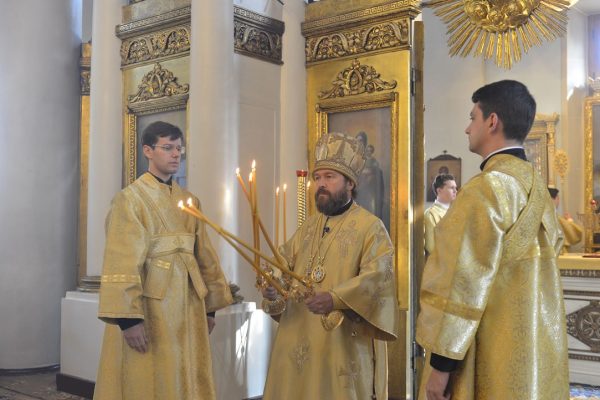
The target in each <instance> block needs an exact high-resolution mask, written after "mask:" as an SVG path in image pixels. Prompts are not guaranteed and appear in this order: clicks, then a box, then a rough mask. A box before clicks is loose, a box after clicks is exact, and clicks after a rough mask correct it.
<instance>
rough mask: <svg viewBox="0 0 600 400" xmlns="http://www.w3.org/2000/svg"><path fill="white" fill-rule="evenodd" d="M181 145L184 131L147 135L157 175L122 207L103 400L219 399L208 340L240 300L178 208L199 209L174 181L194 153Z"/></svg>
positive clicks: (115, 211)
mask: <svg viewBox="0 0 600 400" xmlns="http://www.w3.org/2000/svg"><path fill="white" fill-rule="evenodd" d="M182 140H183V135H182V132H181V130H180V129H179V128H177V127H176V126H173V125H171V124H168V123H165V122H160V121H159V122H154V123H152V124H150V125H149V126H148V127H147V128H146V129H145V130H144V132H143V136H142V145H143V151H144V156H145V157H146V158H147V159H148V163H149V167H148V172H147V173H145V174H144V175H142V176H140V177H139V178H138V179H137V180H136V181H135V182H133V183H132V184H131V185H129V186H128V187H126V188H125V189H123V190H122V191H121V192H120V193H118V194H117V195H116V196H115V198H114V199H113V202H112V207H111V210H110V213H109V215H108V217H107V220H106V249H105V253H104V266H103V269H102V277H101V286H100V309H99V312H98V316H99V317H100V319H102V320H103V321H104V322H106V330H105V333H104V342H103V345H102V355H101V359H100V367H99V370H98V379H97V382H96V390H95V393H94V399H95V400H140V399H144V400H152V399H154V400H182V399H207V400H210V399H214V398H215V397H216V396H215V389H214V384H213V377H212V366H211V356H210V347H209V343H208V335H209V333H210V331H211V330H212V328H213V327H214V311H216V310H218V309H220V308H223V307H225V306H227V305H229V304H230V303H231V302H232V298H231V292H230V290H229V287H228V285H227V282H226V281H225V277H224V276H223V272H222V270H221V267H220V265H219V260H218V259H217V255H216V253H215V251H214V249H213V247H212V246H211V244H210V241H209V239H208V236H207V235H206V229H205V226H204V224H203V223H202V222H200V221H199V220H197V219H196V218H194V217H192V216H190V215H188V214H184V213H182V212H181V210H180V209H179V208H177V202H178V201H179V200H184V201H185V200H187V199H188V198H189V197H192V198H193V201H194V204H195V206H196V207H199V206H200V205H199V202H198V199H197V198H195V197H193V196H192V195H191V193H189V192H188V191H186V190H184V189H182V188H181V187H179V185H178V184H177V183H176V182H174V181H173V179H172V176H173V174H174V173H175V172H177V170H178V169H179V163H180V161H181V155H182V154H183V153H184V151H185V148H184V147H183V143H182ZM207 313H213V314H212V316H209V317H208V318H207V315H206V314H207Z"/></svg>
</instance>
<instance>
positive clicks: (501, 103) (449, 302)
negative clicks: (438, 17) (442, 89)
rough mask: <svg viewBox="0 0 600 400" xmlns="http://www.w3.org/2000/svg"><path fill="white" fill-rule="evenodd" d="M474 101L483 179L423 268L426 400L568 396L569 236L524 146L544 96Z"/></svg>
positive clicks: (498, 89) (493, 87)
mask: <svg viewBox="0 0 600 400" xmlns="http://www.w3.org/2000/svg"><path fill="white" fill-rule="evenodd" d="M472 101H473V103H474V106H473V109H472V110H471V123H470V124H469V126H468V127H467V129H466V133H467V137H468V140H469V150H471V151H472V152H473V153H476V154H479V155H480V156H481V157H482V158H483V163H482V164H481V169H482V171H481V173H479V174H478V175H476V176H475V177H473V179H471V180H470V181H469V182H468V183H467V184H466V185H464V186H463V187H462V189H461V191H460V192H459V193H458V196H457V197H456V200H455V201H454V203H453V204H452V207H450V209H449V210H448V212H447V213H446V215H445V216H444V218H443V219H442V220H441V222H440V223H439V224H438V226H437V227H436V231H435V232H436V241H437V242H438V244H439V243H443V246H442V245H438V246H436V247H435V249H434V251H433V254H432V255H431V256H430V257H429V259H428V260H427V264H426V266H425V270H424V272H423V279H422V284H421V294H420V300H421V312H420V314H419V316H418V319H417V341H418V342H419V344H420V345H421V346H423V347H424V348H425V350H426V351H427V354H428V363H427V364H428V365H426V370H425V371H424V373H423V378H424V379H423V384H422V385H421V390H420V392H419V398H420V399H428V400H441V399H448V398H449V397H450V396H451V397H452V400H475V399H477V400H483V399H503V400H504V399H511V400H512V399H515V400H517V399H523V400H525V399H527V400H566V399H568V398H569V369H568V363H567V361H568V360H567V337H566V325H565V308H564V304H563V298H562V287H561V281H560V273H559V270H558V267H557V265H556V257H557V256H558V253H559V250H560V247H561V245H562V235H561V231H560V227H559V225H558V220H557V218H556V212H555V209H554V205H553V204H552V201H551V200H550V196H549V195H548V191H547V190H546V184H545V183H544V181H543V179H542V177H541V176H539V174H538V173H537V172H536V171H535V169H534V167H533V166H532V164H531V163H529V162H527V161H526V157H525V150H524V149H523V146H522V145H523V141H524V140H525V137H526V136H527V134H528V133H529V130H530V129H531V126H532V124H533V120H534V117H535V108H536V105H535V100H534V99H533V97H532V96H531V94H530V93H529V91H528V90H527V88H526V87H525V85H523V84H521V83H519V82H516V81H508V80H507V81H500V82H496V83H492V84H489V85H486V86H483V87H482V88H480V89H478V90H477V91H476V92H475V93H474V94H473V97H472ZM451 372H452V374H451Z"/></svg>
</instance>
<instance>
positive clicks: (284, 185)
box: [283, 183, 287, 192]
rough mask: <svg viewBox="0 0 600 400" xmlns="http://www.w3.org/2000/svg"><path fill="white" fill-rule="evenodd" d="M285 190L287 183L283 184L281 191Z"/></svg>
mask: <svg viewBox="0 0 600 400" xmlns="http://www.w3.org/2000/svg"><path fill="white" fill-rule="evenodd" d="M286 190H287V183H284V184H283V191H284V192H285V191H286Z"/></svg>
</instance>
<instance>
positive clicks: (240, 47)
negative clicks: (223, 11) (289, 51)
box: [233, 6, 285, 64]
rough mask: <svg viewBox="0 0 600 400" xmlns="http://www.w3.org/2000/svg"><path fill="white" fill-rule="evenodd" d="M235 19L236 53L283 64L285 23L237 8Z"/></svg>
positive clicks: (235, 9)
mask: <svg viewBox="0 0 600 400" xmlns="http://www.w3.org/2000/svg"><path fill="white" fill-rule="evenodd" d="M233 17H234V18H233V21H234V22H233V24H234V25H233V29H234V31H233V37H234V45H233V47H234V50H235V52H236V53H240V54H244V55H247V56H250V57H256V58H260V59H261V60H264V61H269V62H272V63H275V64H282V63H283V62H282V61H281V51H282V50H281V49H282V36H283V31H284V28H285V26H284V24H283V22H281V21H278V20H276V19H272V18H269V17H266V16H264V15H261V14H257V13H255V12H253V11H250V10H246V9H244V8H241V7H237V6H236V7H234V15H233Z"/></svg>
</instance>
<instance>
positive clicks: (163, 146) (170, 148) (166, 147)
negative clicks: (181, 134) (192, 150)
mask: <svg viewBox="0 0 600 400" xmlns="http://www.w3.org/2000/svg"><path fill="white" fill-rule="evenodd" d="M157 147H160V148H161V149H163V150H164V151H166V152H167V153H170V154H173V151H174V150H177V151H178V152H179V154H182V155H183V154H185V146H175V145H172V144H153V145H152V148H153V149H156V148H157Z"/></svg>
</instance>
